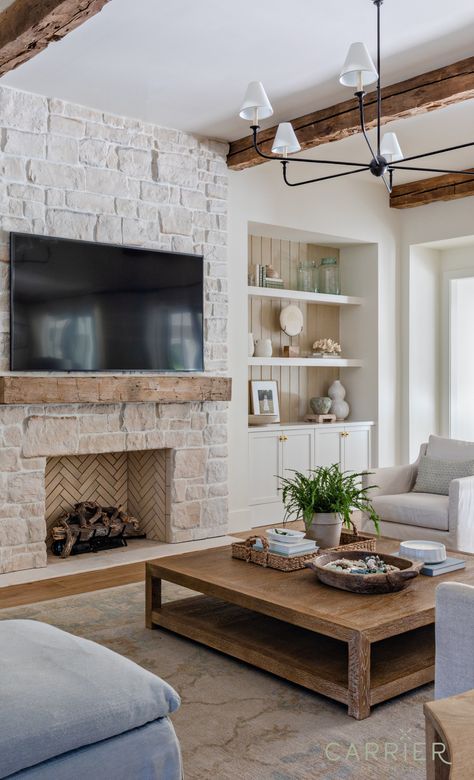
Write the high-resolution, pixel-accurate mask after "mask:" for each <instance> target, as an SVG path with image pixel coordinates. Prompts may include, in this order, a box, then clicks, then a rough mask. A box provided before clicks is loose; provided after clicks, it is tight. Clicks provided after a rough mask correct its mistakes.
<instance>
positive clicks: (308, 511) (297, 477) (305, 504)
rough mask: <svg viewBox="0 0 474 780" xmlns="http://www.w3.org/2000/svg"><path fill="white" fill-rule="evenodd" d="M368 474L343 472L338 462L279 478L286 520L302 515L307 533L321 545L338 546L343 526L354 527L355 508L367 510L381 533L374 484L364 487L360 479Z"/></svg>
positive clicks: (377, 530) (362, 510) (323, 546)
mask: <svg viewBox="0 0 474 780" xmlns="http://www.w3.org/2000/svg"><path fill="white" fill-rule="evenodd" d="M366 473H367V472H362V473H354V472H349V471H346V472H342V471H341V469H340V468H339V465H338V464H337V463H335V464H334V465H333V466H326V467H320V468H317V469H314V471H310V472H309V473H308V474H303V473H302V472H300V471H295V472H294V477H291V478H288V477H279V480H280V482H281V485H282V486H281V491H282V495H283V504H284V506H285V522H286V521H287V520H289V519H293V520H296V519H298V518H300V517H302V518H303V520H304V524H305V527H306V536H307V537H308V538H310V539H316V541H317V542H318V544H319V546H320V547H322V548H325V547H337V546H338V544H339V541H340V536H341V530H342V525H343V524H344V525H345V526H346V527H347V528H351V527H352V522H351V513H352V512H353V510H354V509H358V510H360V511H361V512H365V513H366V514H367V515H368V516H369V517H370V519H371V520H372V522H373V524H374V526H375V530H376V532H377V533H379V532H380V526H379V520H380V518H379V516H378V515H377V513H376V511H375V510H374V508H373V506H372V504H371V502H370V499H369V496H368V491H369V490H370V489H371V487H372V486H369V487H361V484H360V478H361V477H362V476H363V475H365V474H366Z"/></svg>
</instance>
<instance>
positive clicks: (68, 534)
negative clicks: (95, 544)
mask: <svg viewBox="0 0 474 780" xmlns="http://www.w3.org/2000/svg"><path fill="white" fill-rule="evenodd" d="M58 523H59V525H57V526H55V527H54V528H53V530H52V536H53V539H54V540H55V541H65V544H64V547H63V549H62V551H61V558H67V557H68V556H69V555H70V554H71V550H72V548H73V546H74V544H75V543H76V541H80V542H87V541H89V539H91V538H92V537H93V536H110V537H114V536H120V535H123V533H124V532H125V531H126V530H128V531H129V532H131V533H129V535H133V532H135V533H136V532H137V531H138V526H139V521H138V520H137V518H136V517H133V516H132V515H129V514H127V512H124V510H123V507H122V506H101V504H98V503H96V502H95V501H80V502H79V503H78V504H74V506H73V508H72V509H71V510H70V511H69V512H64V513H63V514H62V515H61V516H60V517H59V518H58Z"/></svg>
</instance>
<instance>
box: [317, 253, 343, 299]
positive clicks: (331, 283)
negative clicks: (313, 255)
mask: <svg viewBox="0 0 474 780" xmlns="http://www.w3.org/2000/svg"><path fill="white" fill-rule="evenodd" d="M319 292H320V293H326V294H327V295H340V293H341V285H340V282H339V267H338V265H337V260H336V258H335V257H323V259H322V260H321V265H320V266H319Z"/></svg>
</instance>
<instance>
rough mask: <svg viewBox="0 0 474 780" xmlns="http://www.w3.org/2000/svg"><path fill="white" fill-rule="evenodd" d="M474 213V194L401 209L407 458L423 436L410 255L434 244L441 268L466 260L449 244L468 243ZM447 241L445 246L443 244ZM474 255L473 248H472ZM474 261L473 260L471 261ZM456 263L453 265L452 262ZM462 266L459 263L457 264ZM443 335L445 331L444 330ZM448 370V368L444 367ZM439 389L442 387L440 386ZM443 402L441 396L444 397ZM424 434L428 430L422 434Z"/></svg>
mask: <svg viewBox="0 0 474 780" xmlns="http://www.w3.org/2000/svg"><path fill="white" fill-rule="evenodd" d="M473 213H474V198H472V197H471V198H462V199H460V200H455V201H449V202H440V203H433V204H431V205H429V206H422V207H419V208H414V209H407V210H406V211H403V212H401V235H400V239H401V241H400V341H401V363H400V376H399V385H400V395H401V425H400V440H401V459H402V461H403V462H407V461H408V459H409V458H410V457H411V456H412V454H413V452H414V447H415V439H417V438H418V439H419V438H420V436H422V431H421V430H420V431H419V432H418V434H413V433H412V430H411V423H412V420H413V418H412V417H411V415H410V404H411V400H410V396H411V394H412V388H413V387H414V383H412V382H411V381H410V355H411V352H412V347H411V344H412V339H413V334H412V333H411V331H410V307H411V306H412V310H413V307H416V297H414V296H416V295H417V293H416V291H415V290H413V291H412V295H411V294H410V266H411V263H410V256H411V253H412V251H413V247H414V246H416V245H421V244H428V243H429V244H431V246H430V247H428V248H429V249H437V250H440V255H441V257H440V269H441V268H442V267H444V265H445V263H446V262H448V265H449V263H451V267H452V268H453V267H454V266H455V265H457V264H458V263H459V264H462V263H464V262H465V261H466V252H468V253H469V250H468V249H466V248H464V249H463V248H462V247H459V248H458V249H456V248H455V247H454V248H453V247H449V246H448V244H449V242H450V241H451V240H453V239H457V240H460V239H463V238H464V239H465V243H468V242H469V240H470V238H471V237H472V234H473ZM435 242H440V243H441V245H438V246H433V243H435ZM443 244H444V247H443ZM448 250H449V255H450V257H451V260H449V261H447V259H446V253H447V252H448ZM471 254H472V255H474V251H472V250H471ZM471 262H472V261H471ZM453 264H454V265H453ZM458 267H460V266H458ZM440 318H441V312H440V311H439V312H438V320H440ZM441 336H442V334H441ZM441 371H442V372H443V371H445V369H443V368H442V369H441ZM441 381H442V379H441ZM438 390H439V388H438ZM441 403H442V400H441ZM440 424H441V428H442V427H443V409H442V408H441V421H440ZM423 435H425V434H423Z"/></svg>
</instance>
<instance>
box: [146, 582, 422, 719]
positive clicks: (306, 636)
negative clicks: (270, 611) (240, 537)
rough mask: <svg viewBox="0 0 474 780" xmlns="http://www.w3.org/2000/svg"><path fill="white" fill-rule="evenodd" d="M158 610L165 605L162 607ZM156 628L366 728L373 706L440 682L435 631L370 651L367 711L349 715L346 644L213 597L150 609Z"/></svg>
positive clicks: (398, 639)
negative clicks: (293, 688) (324, 701)
mask: <svg viewBox="0 0 474 780" xmlns="http://www.w3.org/2000/svg"><path fill="white" fill-rule="evenodd" d="M158 603H159V602H158ZM148 624H149V626H150V627H158V626H160V627H163V628H166V629H168V630H170V631H173V632H174V633H176V634H179V635H181V636H184V637H187V638H188V639H193V640H195V641H196V642H200V643H201V644H203V645H206V646H207V647H211V648H213V649H214V650H219V651H220V652H222V653H225V654H227V655H229V656H232V657H233V658H237V659H239V660H240V661H244V662H246V663H248V664H252V665H253V666H256V667H258V668H259V669H263V670H265V671H266V672H271V673H272V674H275V675H278V676H279V677H282V678H284V679H285V680H288V681H290V682H293V683H296V684H298V685H302V686H304V687H305V688H308V689H310V690H311V691H314V692H315V693H320V694H323V695H324V696H328V697H329V698H331V699H334V700H335V701H338V702H341V703H342V704H346V705H347V706H348V707H349V714H351V715H353V716H354V717H355V718H357V719H359V720H361V719H363V718H365V717H368V716H369V714H370V706H372V705H374V704H378V703H379V702H382V701H386V700H387V699H390V698H392V697H394V696H397V695H398V694H400V693H404V692H406V691H409V690H412V689H413V688H416V687H418V686H420V685H423V684H425V683H429V682H431V681H432V680H433V679H434V626H433V625H427V626H423V627H421V628H417V629H415V630H412V631H408V632H405V633H403V634H399V635H397V636H392V637H390V638H389V639H383V640H381V641H378V642H374V643H372V644H371V645H370V650H369V656H370V657H369V659H368V663H369V669H370V672H369V678H370V680H369V690H368V691H367V700H368V702H367V703H368V705H369V706H368V707H367V708H363V709H361V710H360V711H359V710H357V709H356V710H354V708H353V707H351V693H350V691H351V684H352V681H351V679H350V676H351V674H357V670H353V669H352V668H351V666H352V665H351V664H350V659H349V646H348V643H347V642H344V641H341V640H338V639H333V638H331V637H328V636H323V635H321V634H318V633H315V632H313V631H310V630H308V629H305V628H300V627H298V626H294V625H292V624H290V623H287V622H285V621H282V620H278V619H277V618H272V617H268V616H266V615H263V614H260V613H258V612H254V611H252V610H250V609H245V608H243V607H240V606H236V605H234V604H231V603H229V602H226V601H223V600H220V599H217V598H214V597H210V596H192V597H190V598H186V599H182V600H179V601H173V602H171V603H168V604H165V605H163V606H161V607H160V608H156V606H155V605H153V606H152V609H151V612H150V614H149V623H148Z"/></svg>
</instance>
